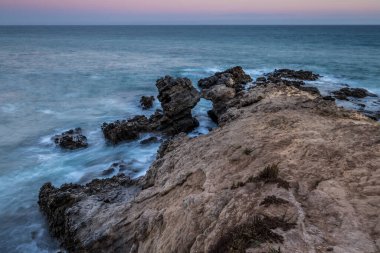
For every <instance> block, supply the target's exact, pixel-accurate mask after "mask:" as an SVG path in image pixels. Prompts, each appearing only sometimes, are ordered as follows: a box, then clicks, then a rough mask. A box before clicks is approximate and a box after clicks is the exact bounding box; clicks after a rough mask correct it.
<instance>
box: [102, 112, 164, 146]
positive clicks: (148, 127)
mask: <svg viewBox="0 0 380 253" xmlns="http://www.w3.org/2000/svg"><path fill="white" fill-rule="evenodd" d="M155 123H156V121H153V120H151V119H148V118H147V117H145V116H143V115H139V116H135V117H133V118H131V119H128V120H122V121H119V120H117V121H115V122H113V123H103V125H102V131H103V134H104V137H105V138H106V139H107V140H109V141H110V142H112V143H113V144H117V143H118V142H121V141H126V140H134V139H136V138H138V137H139V136H140V133H141V132H149V131H153V130H154V126H156V125H154V124H155Z"/></svg>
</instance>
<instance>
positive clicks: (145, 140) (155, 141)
mask: <svg viewBox="0 0 380 253" xmlns="http://www.w3.org/2000/svg"><path fill="white" fill-rule="evenodd" d="M157 142H159V140H158V138H157V137H156V136H152V137H149V138H147V139H144V140H142V141H140V144H143V145H147V144H151V143H157Z"/></svg>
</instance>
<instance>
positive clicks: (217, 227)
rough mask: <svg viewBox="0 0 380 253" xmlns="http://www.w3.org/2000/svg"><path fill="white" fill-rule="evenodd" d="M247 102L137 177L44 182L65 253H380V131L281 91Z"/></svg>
mask: <svg viewBox="0 0 380 253" xmlns="http://www.w3.org/2000/svg"><path fill="white" fill-rule="evenodd" d="M245 96H246V97H244V96H243V97H244V98H249V97H260V98H261V99H260V102H257V103H252V104H249V103H248V105H247V106H245V107H241V106H238V105H235V106H234V107H230V108H228V110H227V112H226V113H225V114H223V116H224V115H226V114H229V113H230V112H231V111H236V112H237V113H238V115H239V117H237V118H236V119H235V120H232V121H227V122H226V123H225V124H224V125H223V127H220V128H217V129H215V130H214V131H212V132H210V133H209V134H208V135H204V136H200V137H197V138H189V137H187V136H186V135H185V134H180V135H177V136H176V137H175V138H173V139H171V140H169V141H167V142H165V143H164V144H162V147H161V149H160V152H159V155H158V157H157V160H156V161H155V162H154V163H153V164H152V166H151V167H150V169H149V170H148V172H147V174H146V175H145V176H144V177H142V178H140V179H139V180H137V181H132V182H131V181H130V180H128V179H126V178H125V177H121V178H119V177H114V178H113V179H109V180H102V181H99V180H96V181H94V182H92V183H91V184H88V185H86V186H78V185H64V186H62V187H61V188H55V187H53V186H52V185H51V184H46V185H44V186H43V187H42V189H41V192H40V195H39V200H40V201H39V204H40V206H41V209H42V210H43V212H44V213H45V214H46V216H47V218H48V221H49V227H50V231H51V232H52V234H53V235H55V236H56V237H57V238H58V239H59V241H60V242H62V243H63V246H64V247H65V248H66V249H68V251H69V252H152V253H155V252H193V253H195V252H229V251H233V250H237V251H238V252H255V253H259V252H260V253H261V252H271V251H270V250H271V249H272V250H273V249H280V250H281V252H284V253H294V252H325V251H328V250H331V248H333V250H334V251H337V252H338V251H339V252H351V253H363V252H366V253H376V252H378V251H379V247H380V245H378V244H377V241H376V240H377V238H378V236H377V235H378V233H379V218H380V217H379V212H378V206H379V204H380V191H379V189H380V188H379V181H378V180H377V179H378V178H379V176H380V159H379V157H380V126H379V124H378V123H376V122H374V121H372V120H369V119H368V118H366V117H364V116H363V115H361V114H360V113H357V112H355V111H349V110H345V109H343V108H339V107H337V106H336V105H335V103H334V102H333V101H329V100H325V99H323V98H322V97H320V96H318V95H313V94H311V93H309V92H306V91H302V90H300V89H298V88H296V87H294V86H288V85H285V84H275V83H269V84H267V85H260V86H257V87H254V88H253V89H251V90H249V91H247V94H246V95H245ZM236 102H239V103H240V100H236ZM238 108H239V109H238ZM353 136H354V137H355V138H353Z"/></svg>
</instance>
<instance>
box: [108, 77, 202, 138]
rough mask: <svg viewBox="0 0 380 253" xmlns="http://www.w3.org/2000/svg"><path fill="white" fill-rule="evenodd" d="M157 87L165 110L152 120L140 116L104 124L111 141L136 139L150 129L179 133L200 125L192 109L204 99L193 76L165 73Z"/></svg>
mask: <svg viewBox="0 0 380 253" xmlns="http://www.w3.org/2000/svg"><path fill="white" fill-rule="evenodd" d="M156 86H157V88H158V96H157V98H158V100H159V101H160V102H161V106H162V108H163V112H161V111H160V110H156V112H155V113H154V114H153V115H151V116H150V117H149V119H148V118H147V117H145V116H143V115H139V116H135V117H134V118H132V119H129V120H123V121H115V122H113V123H104V124H103V126H102V131H103V134H104V137H105V138H106V139H107V140H109V141H110V142H111V143H113V144H117V143H119V142H122V141H128V140H135V139H137V138H138V137H139V136H140V133H146V132H161V133H163V134H166V135H175V134H178V133H181V132H190V131H191V130H193V129H194V128H196V127H197V126H198V125H199V122H198V120H197V119H196V118H194V117H193V116H192V114H191V109H192V108H194V107H195V105H196V104H197V103H198V101H199V100H200V94H199V92H198V91H197V90H196V89H195V88H194V87H193V85H192V83H191V81H190V79H187V78H173V77H170V76H165V77H164V78H161V79H158V80H157V83H156Z"/></svg>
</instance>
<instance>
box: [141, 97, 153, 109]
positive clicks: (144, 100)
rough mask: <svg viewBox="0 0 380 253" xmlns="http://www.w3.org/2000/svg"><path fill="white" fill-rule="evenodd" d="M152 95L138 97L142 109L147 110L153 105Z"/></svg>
mask: <svg viewBox="0 0 380 253" xmlns="http://www.w3.org/2000/svg"><path fill="white" fill-rule="evenodd" d="M154 99H155V98H154V96H142V97H141V99H140V105H141V107H142V108H143V110H147V109H150V108H152V107H153V102H154Z"/></svg>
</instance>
